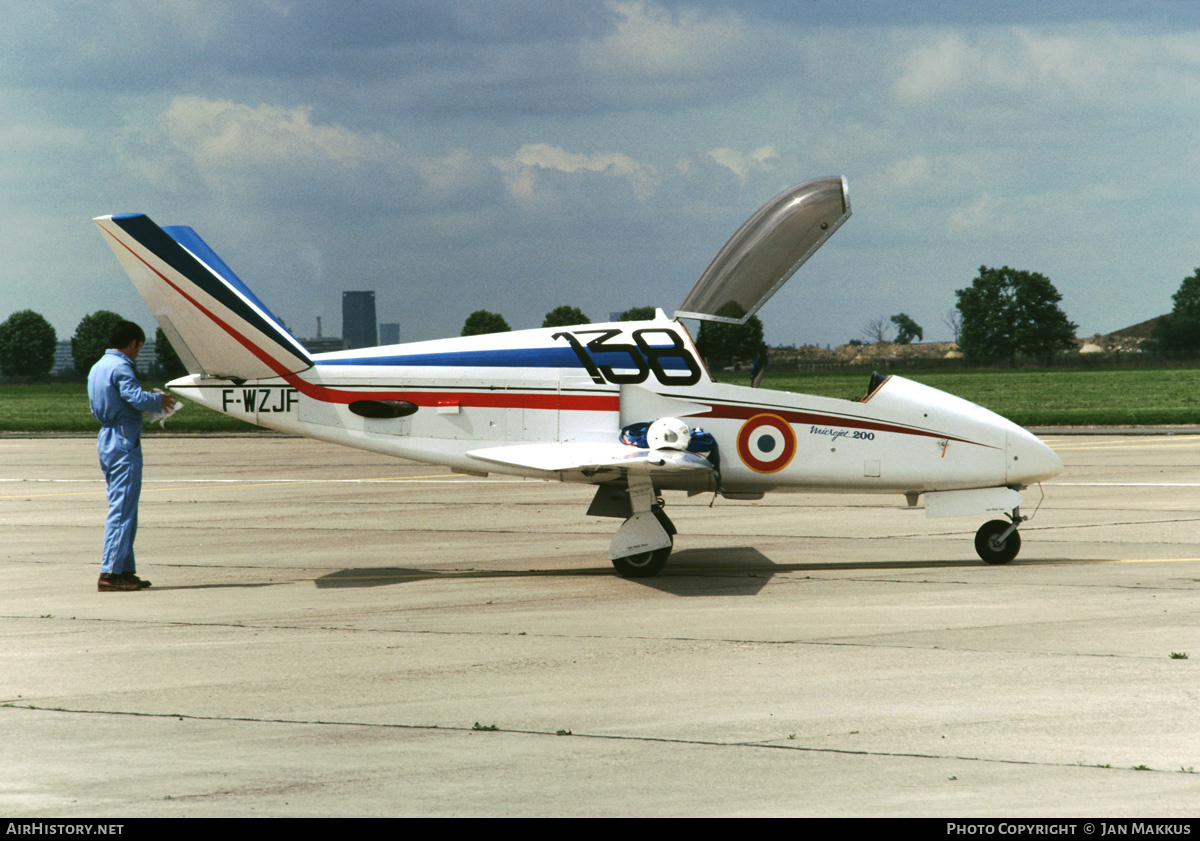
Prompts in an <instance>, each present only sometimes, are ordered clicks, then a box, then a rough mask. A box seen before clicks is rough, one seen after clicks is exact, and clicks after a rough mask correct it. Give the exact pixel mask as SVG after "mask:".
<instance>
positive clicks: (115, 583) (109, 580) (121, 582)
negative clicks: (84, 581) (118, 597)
mask: <svg viewBox="0 0 1200 841" xmlns="http://www.w3.org/2000/svg"><path fill="white" fill-rule="evenodd" d="M96 589H97V590H99V591H100V592H101V593H116V592H131V591H133V590H140V589H142V585H140V584H138V583H136V582H134V581H129V580H127V579H125V578H123V577H121V576H120V575H113V574H111V573H107V572H106V573H101V575H100V580H99V581H97V582H96Z"/></svg>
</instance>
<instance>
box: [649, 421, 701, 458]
mask: <svg viewBox="0 0 1200 841" xmlns="http://www.w3.org/2000/svg"><path fill="white" fill-rule="evenodd" d="M691 440H692V433H691V432H690V431H689V430H688V425H687V424H686V423H684V422H683V421H681V420H680V419H679V418H659V419H658V420H656V421H655V422H654V423H652V424H650V428H649V429H648V430H646V443H647V444H649V445H650V449H652V450H686V449H687V448H688V442H689V441H691Z"/></svg>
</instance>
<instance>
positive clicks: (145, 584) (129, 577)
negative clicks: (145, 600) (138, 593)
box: [121, 572, 150, 590]
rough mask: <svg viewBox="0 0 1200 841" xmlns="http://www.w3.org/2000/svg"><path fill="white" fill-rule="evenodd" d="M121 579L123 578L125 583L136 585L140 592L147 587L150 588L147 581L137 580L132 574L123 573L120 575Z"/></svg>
mask: <svg viewBox="0 0 1200 841" xmlns="http://www.w3.org/2000/svg"><path fill="white" fill-rule="evenodd" d="M121 577H122V578H124V579H125V580H126V581H132V582H133V583H134V584H136V585H138V589H140V590H145V589H146V588H147V587H149V586H150V582H149V581H147V580H146V579H144V578H138V577H137V576H136V575H134V574H133V573H132V572H123V573H121Z"/></svg>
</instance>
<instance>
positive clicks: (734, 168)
mask: <svg viewBox="0 0 1200 841" xmlns="http://www.w3.org/2000/svg"><path fill="white" fill-rule="evenodd" d="M707 154H708V157H709V158H711V159H712V160H713V161H715V162H716V163H717V164H719V165H721V166H723V167H725V168H726V169H728V170H729V171H730V172H732V173H733V174H734V175H736V176H737V177H738V180H740V181H741V182H742V183H745V181H746V176H747V175H749V174H750V173H752V172H769V171H771V169H773V168H774V166H775V165H776V164H777V163H778V162H779V160H780V157H779V150H778V149H776V148H775V147H774V146H760V147H759V148H757V149H755V150H754V151H752V152H750V153H745V152H741V151H739V150H737V149H730V148H728V147H721V148H718V149H710V150H709V151H708V153H707Z"/></svg>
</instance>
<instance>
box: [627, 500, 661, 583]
mask: <svg viewBox="0 0 1200 841" xmlns="http://www.w3.org/2000/svg"><path fill="white" fill-rule="evenodd" d="M650 513H651V514H652V515H653V516H654V518H655V520H657V521H658V525H659V527H660V528H661V529H662V530H663V531H665V532H666V533H667V539H668V540H669V541H670V543H668V544H667V545H666V546H663V547H662V548H659V549H647V550H645V551H643V552H636V553H634V554H632V555H625V556H623V557H619V558H613V559H612V564H613V566H614V567H616V569H617V572H619V573H620V574H621V575H623V576H625V577H626V578H650V577H651V576H654V575H658V574H659V573H660V572H662V568H663V567H664V566H666V563H667V558H669V557H671V549H673V548H674V546H675V534H676V531H675V524H674V523H672V522H671V518H670V517H668V516H667V514H666V512H665V511H663V506H662V503H661V502H656V503H655V504H654V507H653V508H651V509H650ZM635 516H636V515H635ZM633 519H634V517H630V518H629V520H626V521H625V522H626V523H629V522H630V521H631V520H633ZM623 528H624V526H622V529H623ZM618 534H619V532H618ZM614 539H615V538H614Z"/></svg>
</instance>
